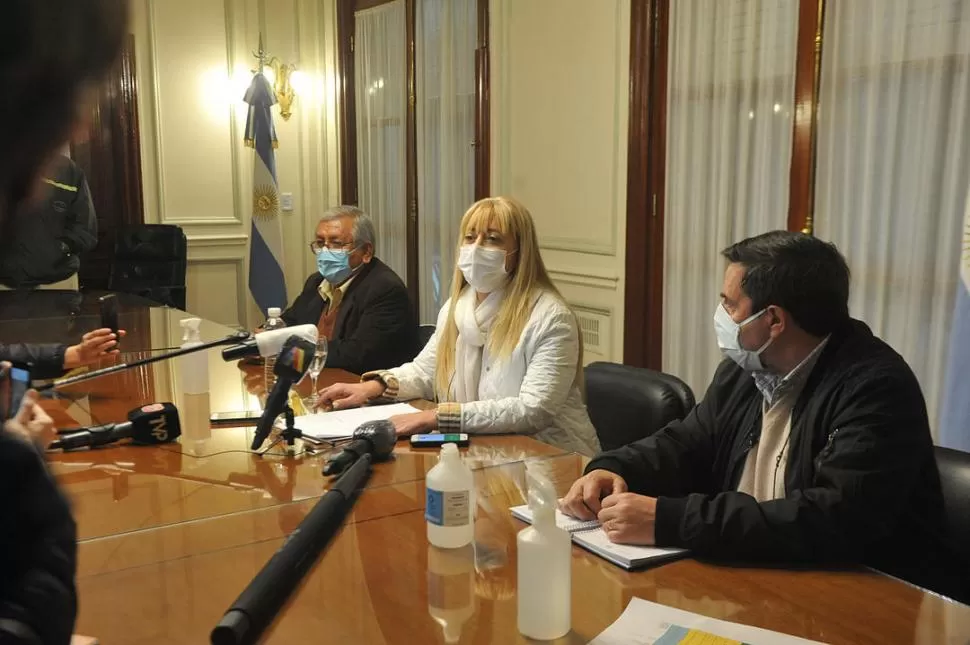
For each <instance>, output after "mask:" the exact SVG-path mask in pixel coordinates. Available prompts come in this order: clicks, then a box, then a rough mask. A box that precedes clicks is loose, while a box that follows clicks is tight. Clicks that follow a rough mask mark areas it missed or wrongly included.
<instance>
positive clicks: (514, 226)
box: [321, 197, 599, 454]
mask: <svg viewBox="0 0 970 645" xmlns="http://www.w3.org/2000/svg"><path fill="white" fill-rule="evenodd" d="M458 244H459V248H458V253H457V256H458V263H457V266H456V267H455V273H454V278H453V283H452V291H451V298H450V299H449V300H448V301H447V302H446V303H445V304H444V306H443V307H442V308H441V312H440V313H439V314H438V322H437V327H436V329H435V333H434V335H433V336H432V337H431V340H430V341H428V344H427V345H426V346H425V347H424V349H423V350H421V353H420V354H418V356H417V358H415V359H414V362H412V363H407V364H405V365H402V366H400V367H397V368H395V369H391V370H385V371H378V372H370V373H368V374H365V375H364V376H363V382H362V383H359V384H355V385H343V384H338V385H334V386H331V387H329V388H327V389H325V390H323V391H322V392H321V403H322V404H323V405H324V406H328V405H330V406H332V407H333V408H335V409H342V408H348V407H353V406H358V405H362V404H363V403H366V402H367V401H370V400H373V399H378V398H381V397H384V398H386V399H394V400H402V401H406V400H411V399H422V398H423V399H431V400H436V401H438V402H439V403H438V405H437V406H436V407H435V408H434V409H430V410H426V411H422V412H417V413H415V414H405V415H401V416H396V417H392V418H391V421H392V422H393V423H394V425H395V427H396V428H397V432H398V435H399V436H403V435H411V434H415V433H422V432H431V431H434V430H440V431H441V432H467V433H482V434H484V433H522V434H531V435H534V436H535V437H536V438H537V439H539V440H541V441H544V442H546V443H549V444H552V445H554V446H558V447H560V448H563V449H565V450H570V451H574V452H579V453H583V454H593V453H594V452H595V451H596V450H598V448H599V442H598V441H597V439H596V431H595V430H594V429H593V425H592V423H591V422H590V420H589V416H588V415H587V413H586V406H585V405H584V404H583V399H582V393H581V388H580V385H581V383H582V344H581V341H580V337H579V331H578V325H577V323H576V317H575V315H574V314H573V312H572V311H571V310H570V309H569V307H568V306H567V305H566V303H565V302H564V301H563V298H562V296H561V295H560V294H559V292H558V291H557V290H556V288H555V287H554V286H553V284H552V281H551V280H550V279H549V275H548V274H547V273H546V268H545V265H544V264H543V262H542V257H541V256H540V255H539V244H538V241H537V240H536V233H535V224H534V223H533V221H532V216H531V215H530V214H529V211H527V210H526V209H525V207H524V206H522V205H521V204H519V203H518V202H516V201H514V200H512V199H508V198H505V197H494V198H490V199H483V200H481V201H479V202H476V203H475V204H473V205H472V206H471V208H469V209H468V212H466V213H465V216H464V217H463V218H462V221H461V235H460V239H459V242H458Z"/></svg>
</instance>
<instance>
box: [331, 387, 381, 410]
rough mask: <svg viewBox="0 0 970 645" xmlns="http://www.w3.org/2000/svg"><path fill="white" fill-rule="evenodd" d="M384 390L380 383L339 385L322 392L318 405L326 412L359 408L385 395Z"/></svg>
mask: <svg viewBox="0 0 970 645" xmlns="http://www.w3.org/2000/svg"><path fill="white" fill-rule="evenodd" d="M384 389H385V388H384V384H383V383H381V382H380V381H364V382H363V383H337V384H335V385H331V386H330V387H328V388H324V389H323V390H320V395H319V397H318V399H317V405H318V406H319V407H322V408H324V409H325V410H346V409H347V408H359V407H360V406H362V405H364V404H365V403H367V402H368V401H370V400H371V399H376V398H377V397H379V396H380V395H382V394H384Z"/></svg>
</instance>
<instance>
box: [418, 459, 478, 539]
mask: <svg viewBox="0 0 970 645" xmlns="http://www.w3.org/2000/svg"><path fill="white" fill-rule="evenodd" d="M474 488H475V477H474V475H472V471H471V469H469V468H468V466H467V465H465V462H464V461H462V458H461V455H460V454H458V446H456V445H455V444H453V443H446V444H445V445H443V446H442V447H441V455H440V456H439V457H438V464H437V465H436V466H435V467H434V468H432V469H431V470H430V471H428V475H427V477H426V479H425V494H426V497H425V500H426V504H425V510H424V519H425V520H427V522H428V542H430V543H431V544H433V545H434V546H436V547H440V548H442V549H458V548H461V547H463V546H465V545H466V544H471V541H472V539H473V538H474V537H475V525H474V519H475V518H474V506H473V501H474Z"/></svg>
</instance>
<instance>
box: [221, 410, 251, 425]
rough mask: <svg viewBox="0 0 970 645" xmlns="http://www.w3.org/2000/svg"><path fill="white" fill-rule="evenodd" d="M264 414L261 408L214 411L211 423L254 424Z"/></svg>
mask: <svg viewBox="0 0 970 645" xmlns="http://www.w3.org/2000/svg"><path fill="white" fill-rule="evenodd" d="M261 416H263V413H262V411H261V410H242V411H239V412H213V413H212V414H211V415H210V416H209V423H211V424H212V425H217V426H229V425H253V424H255V423H256V422H257V421H259V418H260V417H261Z"/></svg>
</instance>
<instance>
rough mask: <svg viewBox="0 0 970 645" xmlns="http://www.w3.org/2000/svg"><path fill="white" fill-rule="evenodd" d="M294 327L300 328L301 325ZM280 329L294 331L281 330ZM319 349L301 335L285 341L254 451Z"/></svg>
mask: <svg viewBox="0 0 970 645" xmlns="http://www.w3.org/2000/svg"><path fill="white" fill-rule="evenodd" d="M301 327H311V328H313V333H314V335H316V330H317V328H316V327H314V326H313V325H301ZM295 329H299V327H296V328H295ZM278 331H291V330H288V329H280V330H278ZM266 333H276V331H272V332H263V334H266ZM260 335H262V334H260ZM316 349H317V347H316V341H315V340H314V341H309V340H306V339H305V338H301V337H300V336H298V335H291V336H290V337H289V338H288V339H287V340H286V342H285V343H283V349H281V350H280V354H279V356H277V357H276V365H275V366H273V374H275V375H276V384H275V385H274V386H273V389H272V391H271V392H270V393H269V396H268V397H267V398H266V405H265V406H264V407H263V416H261V417H260V418H259V422H258V423H257V424H256V434H255V435H254V436H253V444H252V446H251V449H252V450H259V447H260V446H262V445H263V442H264V441H266V437H268V436H269V433H270V430H272V429H273V423H274V422H275V421H276V417H278V416H280V415H281V414H283V411H284V410H285V409H286V406H287V405H288V403H289V400H290V388H291V387H293V384H294V383H297V382H298V381H299V380H300V379H302V378H303V375H304V374H306V371H307V370H308V369H310V362H311V361H312V360H313V353H314V352H315V351H316ZM223 356H225V352H223Z"/></svg>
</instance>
